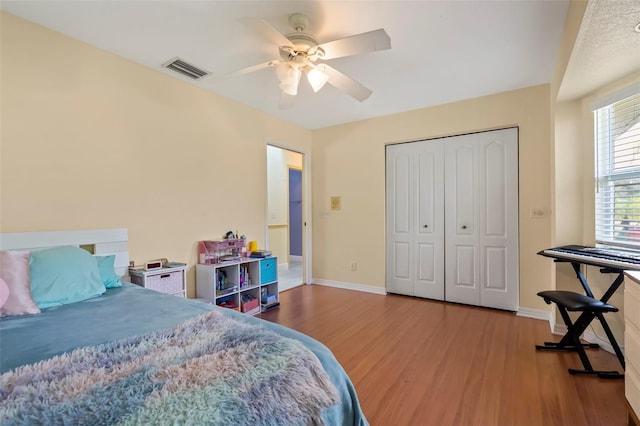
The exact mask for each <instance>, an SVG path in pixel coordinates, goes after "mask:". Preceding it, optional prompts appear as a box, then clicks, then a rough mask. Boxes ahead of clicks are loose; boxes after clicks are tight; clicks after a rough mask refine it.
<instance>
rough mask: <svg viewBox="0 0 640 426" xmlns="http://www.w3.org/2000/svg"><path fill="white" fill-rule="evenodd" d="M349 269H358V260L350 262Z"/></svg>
mask: <svg viewBox="0 0 640 426" xmlns="http://www.w3.org/2000/svg"><path fill="white" fill-rule="evenodd" d="M351 270H352V271H357V270H358V262H356V261H353V262H351Z"/></svg>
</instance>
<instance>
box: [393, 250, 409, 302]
mask: <svg viewBox="0 0 640 426" xmlns="http://www.w3.org/2000/svg"><path fill="white" fill-rule="evenodd" d="M410 254H411V247H410V243H408V242H396V243H394V245H393V260H392V265H393V267H392V268H391V273H392V274H393V276H392V282H393V293H400V294H407V295H413V282H412V281H413V280H412V276H411V275H412V274H411V256H410ZM389 291H392V290H391V289H389Z"/></svg>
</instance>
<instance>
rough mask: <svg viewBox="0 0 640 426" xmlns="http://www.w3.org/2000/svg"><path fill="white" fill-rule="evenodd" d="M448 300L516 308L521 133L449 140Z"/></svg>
mask: <svg viewBox="0 0 640 426" xmlns="http://www.w3.org/2000/svg"><path fill="white" fill-rule="evenodd" d="M445 167H446V169H447V175H446V188H445V193H446V195H445V210H446V211H447V224H446V231H445V232H446V236H447V239H446V254H445V257H446V262H447V266H446V290H445V293H446V300H447V301H451V302H459V303H466V304H472V305H479V306H486V307H492V308H499V309H508V310H517V309H518V297H519V292H518V286H519V282H518V133H517V129H505V130H498V131H494V132H484V133H477V134H471V135H464V136H457V137H452V138H447V139H446V140H445Z"/></svg>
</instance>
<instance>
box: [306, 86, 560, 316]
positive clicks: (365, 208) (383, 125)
mask: <svg viewBox="0 0 640 426" xmlns="http://www.w3.org/2000/svg"><path fill="white" fill-rule="evenodd" d="M549 105H550V99H549V86H548V85H542V86H537V87H532V88H527V89H522V90H516V91H512V92H506V93H501V94H498V95H493V96H486V97H482V98H477V99H471V100H466V101H462V102H457V103H453V104H448V105H442V106H438V107H433V108H426V109H421V110H417V111H411V112H407V113H403V114H397V115H392V116H387V117H383V118H378V119H372V120H367V121H362V122H357V123H351V124H346V125H342V126H336V127H331V128H327V129H321V130H317V131H314V132H313V170H314V175H313V191H312V192H313V217H314V225H313V254H314V256H313V277H314V278H321V279H325V280H333V281H339V282H347V283H354V284H364V285H370V286H377V287H382V288H383V287H384V286H385V145H386V144H391V143H397V142H404V141H414V140H420V139H427V138H433V137H438V136H446V135H456V134H461V133H468V132H475V131H480V130H488V129H497V128H503V127H509V126H519V158H520V160H519V169H520V182H519V190H520V198H519V204H520V214H519V222H520V306H521V307H526V308H532V309H548V308H547V307H546V305H545V304H544V302H542V300H541V299H540V298H539V297H537V296H536V293H537V292H538V291H540V290H543V289H547V288H549V286H550V279H551V267H552V264H551V262H549V261H548V260H547V259H544V258H542V257H541V256H537V255H536V252H538V251H539V250H542V249H544V248H547V247H549V245H550V243H551V219H550V215H549V214H550V205H551V197H550V187H551V183H550V174H551V171H550V161H549V159H550V141H549V138H550V114H549ZM334 195H339V196H341V197H342V210H340V211H332V210H331V209H330V197H331V196H334ZM534 207H535V208H543V209H544V210H545V211H546V212H547V214H546V215H545V217H544V218H541V219H530V218H529V211H530V209H532V208H534ZM352 261H356V262H358V270H357V271H353V272H352V271H350V268H349V266H350V264H351V262H352Z"/></svg>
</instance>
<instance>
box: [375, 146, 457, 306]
mask: <svg viewBox="0 0 640 426" xmlns="http://www.w3.org/2000/svg"><path fill="white" fill-rule="evenodd" d="M443 153H444V151H443V148H442V143H441V142H440V141H422V142H414V143H407V144H401V145H390V146H388V147H387V265H386V266H387V271H386V282H387V291H389V292H391V293H400V294H407V295H411V296H420V297H427V298H432V299H437V300H442V299H443V298H444V284H443V283H444V211H443V210H442V199H443V194H444V183H443V170H444V167H443V164H442V163H443V155H444V154H443Z"/></svg>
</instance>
